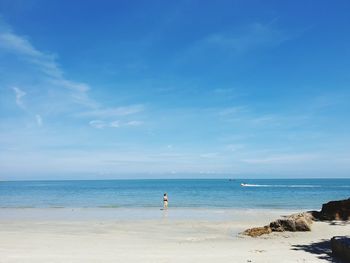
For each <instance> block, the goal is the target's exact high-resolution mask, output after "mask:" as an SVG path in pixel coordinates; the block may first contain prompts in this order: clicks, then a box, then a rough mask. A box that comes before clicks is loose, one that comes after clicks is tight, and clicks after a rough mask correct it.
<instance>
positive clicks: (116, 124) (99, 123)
mask: <svg viewBox="0 0 350 263" xmlns="http://www.w3.org/2000/svg"><path fill="white" fill-rule="evenodd" d="M142 124H143V122H141V121H128V122H121V121H117V120H116V121H110V122H108V121H103V120H92V121H90V122H89V125H90V126H91V127H93V128H96V129H104V128H120V127H127V126H134V127H136V126H140V125H142Z"/></svg>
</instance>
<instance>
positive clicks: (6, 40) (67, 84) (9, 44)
mask: <svg viewBox="0 0 350 263" xmlns="http://www.w3.org/2000/svg"><path fill="white" fill-rule="evenodd" d="M0 22H1V21H0ZM0 50H2V51H3V52H7V53H12V54H14V55H16V56H17V57H19V58H20V59H22V60H24V61H27V62H29V63H30V64H32V65H34V66H35V67H36V68H37V69H38V70H40V71H41V72H42V73H43V74H44V75H45V76H46V77H47V78H49V81H50V82H51V83H52V84H54V85H56V86H58V87H61V88H65V89H67V90H70V91H71V92H72V94H71V96H72V98H73V99H75V101H76V102H77V103H81V104H84V105H90V106H91V105H94V104H95V103H94V102H93V100H92V99H91V98H89V96H88V95H87V92H88V91H89V89H90V87H89V86H88V85H87V84H85V83H81V82H75V81H72V80H68V79H66V78H65V77H64V74H63V71H62V70H61V68H60V67H59V65H58V63H57V62H56V56H55V55H53V54H50V53H45V52H42V51H40V50H38V49H36V48H35V47H34V46H33V45H32V44H31V42H30V41H29V40H28V39H27V38H26V37H24V36H19V35H17V34H15V33H14V32H13V31H12V30H11V29H10V28H9V27H8V26H2V27H0Z"/></svg>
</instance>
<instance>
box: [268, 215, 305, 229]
mask: <svg viewBox="0 0 350 263" xmlns="http://www.w3.org/2000/svg"><path fill="white" fill-rule="evenodd" d="M270 228H271V230H272V231H273V232H284V231H290V232H296V231H311V224H309V223H308V222H307V221H306V220H305V219H304V218H298V219H290V218H288V219H278V220H276V221H273V222H271V223H270Z"/></svg>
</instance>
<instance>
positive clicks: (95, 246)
mask: <svg viewBox="0 0 350 263" xmlns="http://www.w3.org/2000/svg"><path fill="white" fill-rule="evenodd" d="M151 210H152V209H141V210H137V209H136V210H132V209H130V210H123V209H109V210H108V209H105V210H104V209H102V210H101V209H100V210H98V209H97V210H94V209H74V210H73V209H0V262H1V263H3V262H21V263H22V262H30V263H41V262H45V263H47V262H202V263H205V262H331V261H330V257H329V255H328V254H327V253H328V252H329V251H328V247H329V243H328V241H329V239H330V238H331V237H332V236H334V235H344V234H346V233H350V225H348V224H342V223H338V224H329V223H325V222H317V223H314V224H313V226H312V231H311V232H303V233H302V232H298V233H291V232H285V233H273V234H271V235H267V236H261V237H259V238H251V237H247V236H242V235H240V234H239V233H240V232H241V231H243V230H244V229H246V228H249V227H254V226H261V225H264V224H267V223H268V222H269V221H271V220H273V219H276V218H278V217H279V216H280V215H285V214H288V213H289V212H294V211H278V210H233V209H223V210H220V209H197V210H196V209H191V210H190V209H174V210H169V211H158V210H152V211H151ZM145 211H148V214H147V213H145ZM150 211H151V212H150ZM59 215H60V216H59Z"/></svg>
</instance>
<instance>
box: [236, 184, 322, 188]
mask: <svg viewBox="0 0 350 263" xmlns="http://www.w3.org/2000/svg"><path fill="white" fill-rule="evenodd" d="M241 186H242V187H286V188H315V187H321V186H320V185H299V184H296V185H283V184H241Z"/></svg>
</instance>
